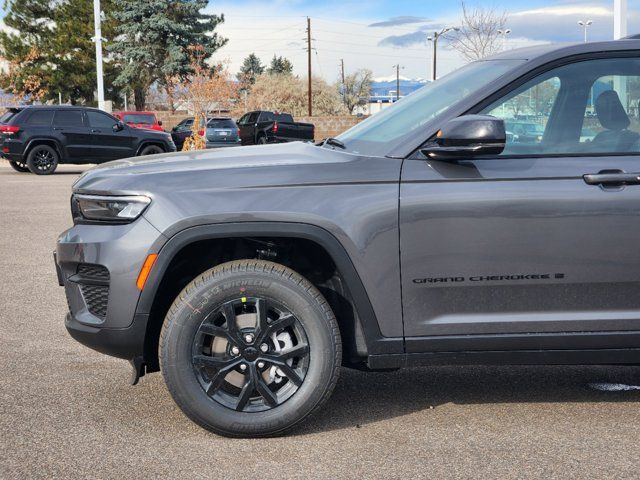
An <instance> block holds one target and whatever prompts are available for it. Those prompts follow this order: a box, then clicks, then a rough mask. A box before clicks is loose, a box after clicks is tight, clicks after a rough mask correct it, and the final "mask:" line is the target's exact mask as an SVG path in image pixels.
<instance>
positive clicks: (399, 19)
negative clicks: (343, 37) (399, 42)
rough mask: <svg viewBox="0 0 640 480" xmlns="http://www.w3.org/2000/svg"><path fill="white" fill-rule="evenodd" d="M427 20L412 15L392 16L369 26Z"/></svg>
mask: <svg viewBox="0 0 640 480" xmlns="http://www.w3.org/2000/svg"><path fill="white" fill-rule="evenodd" d="M426 21H429V19H428V18H423V17H412V16H407V15H405V16H402V17H392V18H390V19H389V20H385V21H382V22H376V23H372V24H371V25H369V26H370V27H394V26H397V25H407V24H411V23H421V22H426Z"/></svg>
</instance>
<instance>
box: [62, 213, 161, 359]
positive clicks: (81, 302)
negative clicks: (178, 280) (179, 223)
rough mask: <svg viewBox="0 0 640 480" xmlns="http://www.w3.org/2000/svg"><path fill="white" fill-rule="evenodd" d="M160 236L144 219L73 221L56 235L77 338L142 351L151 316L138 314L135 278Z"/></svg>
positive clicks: (70, 324) (119, 352) (120, 352)
mask: <svg viewBox="0 0 640 480" xmlns="http://www.w3.org/2000/svg"><path fill="white" fill-rule="evenodd" d="M161 238H162V235H161V234H160V232H158V230H156V229H155V228H154V227H153V226H152V225H151V224H150V223H149V222H148V221H147V220H146V219H145V218H144V217H141V218H139V219H138V220H136V221H135V222H133V223H130V224H127V225H75V226H74V227H72V228H71V229H69V230H67V231H66V232H64V233H62V234H61V235H60V237H59V238H58V244H57V247H56V253H55V259H56V260H55V261H56V271H57V273H58V281H59V283H61V284H63V285H64V289H65V294H66V297H67V304H68V306H69V313H68V315H67V319H66V322H65V325H66V327H67V330H68V331H69V333H70V334H71V336H72V337H73V338H75V339H76V340H78V341H79V342H81V343H83V344H85V345H87V346H88V347H90V348H93V349H95V350H98V351H100V352H103V353H107V354H109V355H113V356H116V357H121V358H128V359H131V358H134V357H135V356H139V355H142V349H143V346H144V334H145V329H146V323H147V321H146V319H147V315H136V307H137V304H138V299H139V297H140V291H139V290H138V288H137V287H136V280H137V278H138V274H139V272H140V269H141V268H142V265H143V263H144V261H145V259H146V257H147V255H148V254H149V253H156V252H151V246H152V245H157V244H158V243H162V242H158V240H159V239H161Z"/></svg>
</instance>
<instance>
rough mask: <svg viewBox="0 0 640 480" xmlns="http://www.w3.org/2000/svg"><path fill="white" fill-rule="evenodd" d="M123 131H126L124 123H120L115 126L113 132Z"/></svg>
mask: <svg viewBox="0 0 640 480" xmlns="http://www.w3.org/2000/svg"><path fill="white" fill-rule="evenodd" d="M122 130H124V123H122V122H118V123H116V124H115V125H114V126H113V131H114V132H120V131H122Z"/></svg>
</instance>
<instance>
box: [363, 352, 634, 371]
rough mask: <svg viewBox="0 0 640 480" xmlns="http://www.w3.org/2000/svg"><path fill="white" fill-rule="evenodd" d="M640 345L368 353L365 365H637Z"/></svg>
mask: <svg viewBox="0 0 640 480" xmlns="http://www.w3.org/2000/svg"><path fill="white" fill-rule="evenodd" d="M638 364H640V348H623V349H597V350H513V351H470V352H431V353H409V354H395V355H370V356H369V357H368V359H367V367H368V368H369V369H371V370H388V369H397V368H403V367H419V366H429V365H638Z"/></svg>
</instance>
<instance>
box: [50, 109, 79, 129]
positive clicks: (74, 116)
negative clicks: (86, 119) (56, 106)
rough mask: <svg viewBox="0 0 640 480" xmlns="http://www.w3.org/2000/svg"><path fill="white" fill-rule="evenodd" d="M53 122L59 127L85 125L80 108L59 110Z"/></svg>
mask: <svg viewBox="0 0 640 480" xmlns="http://www.w3.org/2000/svg"><path fill="white" fill-rule="evenodd" d="M53 123H54V124H55V125H56V126H58V127H83V126H84V125H83V123H82V112H81V111H80V110H58V111H56V114H55V117H54V118H53Z"/></svg>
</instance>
